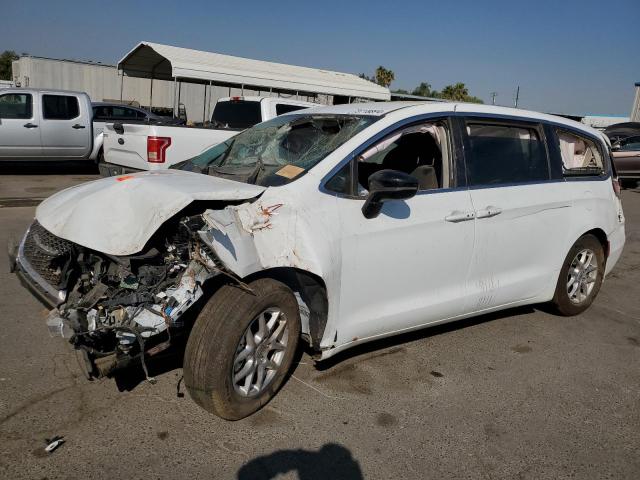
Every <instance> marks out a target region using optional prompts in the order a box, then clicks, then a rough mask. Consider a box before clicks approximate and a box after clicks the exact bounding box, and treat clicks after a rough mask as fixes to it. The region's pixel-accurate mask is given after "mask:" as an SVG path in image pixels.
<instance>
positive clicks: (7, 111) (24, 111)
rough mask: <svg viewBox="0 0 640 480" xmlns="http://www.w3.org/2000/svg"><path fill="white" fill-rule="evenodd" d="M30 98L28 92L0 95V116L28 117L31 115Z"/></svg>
mask: <svg viewBox="0 0 640 480" xmlns="http://www.w3.org/2000/svg"><path fill="white" fill-rule="evenodd" d="M32 101H33V100H32V98H31V95H30V94H28V93H6V94H4V95H0V118H16V119H28V118H31V117H32V115H33V106H32Z"/></svg>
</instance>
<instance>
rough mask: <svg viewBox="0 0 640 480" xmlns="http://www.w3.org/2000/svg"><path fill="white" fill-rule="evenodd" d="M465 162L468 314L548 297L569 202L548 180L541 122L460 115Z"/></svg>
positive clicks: (559, 186)
mask: <svg viewBox="0 0 640 480" xmlns="http://www.w3.org/2000/svg"><path fill="white" fill-rule="evenodd" d="M460 122H462V125H461V127H462V130H463V137H464V142H465V163H466V169H467V182H468V184H469V188H470V192H471V201H472V202H473V208H474V210H475V246H474V252H473V258H472V261H471V267H470V271H469V280H468V285H467V289H468V292H469V296H468V302H469V303H468V305H467V306H468V310H469V311H473V312H480V311H483V310H487V309H491V308H494V307H499V306H503V305H508V304H510V303H514V302H518V301H522V300H527V299H533V298H536V297H539V296H540V295H548V294H549V292H551V293H552V292H553V287H554V286H555V284H556V280H557V279H556V278H554V276H555V275H556V273H555V272H556V271H557V270H558V268H559V267H560V264H561V262H562V258H564V255H565V254H566V252H564V245H565V244H566V237H567V234H568V222H567V220H568V218H569V215H570V213H571V201H570V199H569V198H568V197H567V195H566V192H565V191H564V188H563V187H564V182H563V181H562V180H560V181H557V180H552V175H551V168H550V162H549V158H550V156H549V153H548V149H547V145H546V139H545V133H544V129H543V127H542V125H540V124H538V123H534V122H531V123H529V122H522V121H512V120H507V119H504V120H501V119H496V118H482V117H466V118H462V119H461V120H460Z"/></svg>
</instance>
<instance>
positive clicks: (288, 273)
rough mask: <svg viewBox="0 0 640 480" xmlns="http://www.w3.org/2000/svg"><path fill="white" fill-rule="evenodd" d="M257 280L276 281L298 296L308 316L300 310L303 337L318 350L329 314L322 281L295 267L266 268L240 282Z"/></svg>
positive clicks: (326, 296)
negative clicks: (307, 311)
mask: <svg viewBox="0 0 640 480" xmlns="http://www.w3.org/2000/svg"><path fill="white" fill-rule="evenodd" d="M259 278H272V279H274V280H278V281H279V282H282V283H284V284H285V285H286V286H287V287H289V288H290V289H291V290H292V291H293V292H294V293H297V294H299V296H300V299H302V301H303V302H304V304H305V306H306V307H307V309H308V310H309V314H308V315H303V312H302V308H301V315H300V319H301V322H302V333H303V337H304V338H305V340H306V341H307V342H308V343H309V345H310V346H311V347H312V348H313V349H314V350H319V349H320V342H321V340H322V337H323V335H324V331H325V328H326V326H327V318H328V313H329V299H328V295H327V286H326V284H325V282H324V280H323V279H322V278H321V277H320V276H318V275H316V274H315V273H312V272H309V271H307V270H303V269H299V268H295V267H273V268H268V269H265V270H260V271H258V272H255V273H252V274H250V275H248V276H247V277H245V278H243V279H242V280H243V282H246V283H250V282H252V281H254V280H257V279H259Z"/></svg>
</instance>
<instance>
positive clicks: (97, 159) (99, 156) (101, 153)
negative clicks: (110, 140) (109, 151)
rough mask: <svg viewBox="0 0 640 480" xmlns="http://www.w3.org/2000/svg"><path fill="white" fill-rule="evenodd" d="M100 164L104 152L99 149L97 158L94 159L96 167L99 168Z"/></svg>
mask: <svg viewBox="0 0 640 480" xmlns="http://www.w3.org/2000/svg"><path fill="white" fill-rule="evenodd" d="M102 163H104V150H103V149H102V148H101V149H100V150H99V151H98V156H97V157H96V165H98V166H99V165H100V164H102Z"/></svg>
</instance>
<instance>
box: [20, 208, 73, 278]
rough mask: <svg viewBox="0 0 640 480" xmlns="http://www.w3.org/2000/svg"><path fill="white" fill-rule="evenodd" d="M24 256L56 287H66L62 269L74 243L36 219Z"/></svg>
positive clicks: (25, 245) (27, 240) (24, 245)
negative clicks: (47, 228)
mask: <svg viewBox="0 0 640 480" xmlns="http://www.w3.org/2000/svg"><path fill="white" fill-rule="evenodd" d="M22 248H23V254H24V258H25V259H26V260H27V261H28V262H29V264H30V265H31V268H33V269H34V270H35V271H36V272H38V273H39V274H40V276H41V277H42V278H43V279H44V280H46V281H47V282H48V283H50V284H51V285H52V286H54V287H56V288H61V287H64V285H61V283H62V280H63V279H62V269H63V267H64V265H65V263H67V261H68V259H69V253H70V252H71V250H72V249H73V243H72V242H69V241H67V240H64V239H62V238H59V237H56V236H55V235H53V234H52V233H50V232H49V231H47V230H46V229H45V228H44V227H43V226H42V225H40V224H39V223H38V221H37V220H36V221H34V222H33V224H32V225H31V227H30V228H29V232H28V233H27V236H26V237H25V239H24V244H23V247H22Z"/></svg>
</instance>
